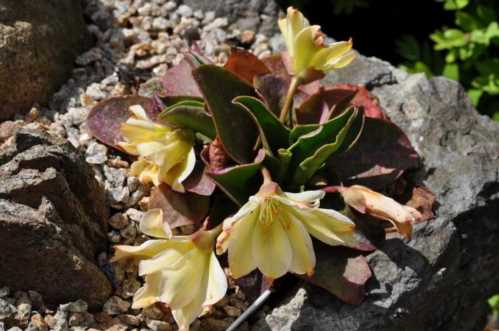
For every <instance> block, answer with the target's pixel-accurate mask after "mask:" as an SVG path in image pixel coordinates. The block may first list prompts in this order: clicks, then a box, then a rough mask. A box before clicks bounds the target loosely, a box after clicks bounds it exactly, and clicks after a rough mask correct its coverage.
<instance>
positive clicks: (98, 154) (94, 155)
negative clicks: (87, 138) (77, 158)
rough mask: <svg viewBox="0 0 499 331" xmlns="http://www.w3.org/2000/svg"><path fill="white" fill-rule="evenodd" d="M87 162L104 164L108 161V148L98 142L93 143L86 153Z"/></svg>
mask: <svg viewBox="0 0 499 331" xmlns="http://www.w3.org/2000/svg"><path fill="white" fill-rule="evenodd" d="M85 154H86V158H85V160H86V161H87V162H88V163H90V164H103V163H104V162H106V160H107V147H106V146H104V145H102V144H99V143H97V142H91V143H90V144H89V145H88V147H87V150H86V152H85Z"/></svg>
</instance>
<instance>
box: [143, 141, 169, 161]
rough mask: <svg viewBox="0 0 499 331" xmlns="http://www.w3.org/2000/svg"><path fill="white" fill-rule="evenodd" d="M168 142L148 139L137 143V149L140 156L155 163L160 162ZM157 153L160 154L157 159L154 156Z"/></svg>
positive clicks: (166, 149)
mask: <svg viewBox="0 0 499 331" xmlns="http://www.w3.org/2000/svg"><path fill="white" fill-rule="evenodd" d="M170 144H173V143H170ZM170 144H165V143H164V142H159V141H148V142H144V143H140V144H137V151H138V152H139V155H140V156H143V157H146V158H148V159H149V160H151V161H154V162H156V163H161V162H163V158H164V155H165V154H166V151H168V148H169V145H170ZM158 154H160V156H159V159H155V158H154V157H155V156H156V155H158Z"/></svg>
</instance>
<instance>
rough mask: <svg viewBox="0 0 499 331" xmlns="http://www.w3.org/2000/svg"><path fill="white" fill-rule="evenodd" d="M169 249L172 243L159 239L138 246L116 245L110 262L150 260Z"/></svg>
mask: <svg viewBox="0 0 499 331" xmlns="http://www.w3.org/2000/svg"><path fill="white" fill-rule="evenodd" d="M169 247H172V241H171V240H161V239H158V240H148V241H146V242H144V243H143V244H142V245H140V246H128V245H116V246H114V250H115V254H114V257H113V258H112V259H111V262H115V261H118V260H121V259H125V258H130V257H136V258H151V257H153V256H155V255H156V254H158V253H159V252H161V251H163V250H165V249H167V248H169Z"/></svg>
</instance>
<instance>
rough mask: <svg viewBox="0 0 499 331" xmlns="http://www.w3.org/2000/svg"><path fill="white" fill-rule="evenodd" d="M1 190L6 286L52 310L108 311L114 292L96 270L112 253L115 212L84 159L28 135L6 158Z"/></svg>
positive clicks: (2, 154) (2, 153)
mask: <svg viewBox="0 0 499 331" xmlns="http://www.w3.org/2000/svg"><path fill="white" fill-rule="evenodd" d="M0 182H1V183H2V185H1V186H0V251H1V252H2V254H0V265H1V266H2V267H1V270H2V272H0V284H3V285H6V286H9V287H10V288H11V289H12V290H13V291H15V290H35V291H37V292H39V293H40V294H42V295H43V298H44V299H45V300H46V302H47V303H55V304H57V303H63V302H68V301H72V300H77V299H80V298H81V299H83V300H85V301H87V302H88V303H89V305H90V306H92V307H95V306H98V305H100V304H102V303H103V302H104V301H105V300H106V299H107V297H108V295H109V293H110V291H111V286H110V283H109V281H108V280H107V278H106V277H105V276H104V274H103V273H102V272H101V271H100V270H99V269H98V267H97V266H96V264H95V263H96V256H97V254H98V253H99V252H101V251H105V250H106V249H107V244H106V241H107V240H106V223H105V220H106V219H107V218H108V207H107V206H106V204H105V194H104V191H103V189H102V188H101V187H100V186H99V184H98V183H97V181H96V180H95V178H94V173H93V171H92V169H91V168H90V166H89V165H88V164H86V163H85V161H84V159H83V156H82V155H81V154H80V153H78V152H77V151H76V150H75V149H74V148H72V147H71V146H70V145H69V144H68V143H63V142H61V141H59V140H58V139H56V138H53V137H51V136H49V135H47V134H45V133H43V132H40V131H29V130H26V129H20V130H19V131H18V132H17V134H16V135H15V137H14V140H13V142H12V143H11V144H10V145H4V148H3V149H2V150H0ZM28 266H29V272H27V267H28Z"/></svg>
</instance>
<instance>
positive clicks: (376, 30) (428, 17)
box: [277, 0, 499, 121]
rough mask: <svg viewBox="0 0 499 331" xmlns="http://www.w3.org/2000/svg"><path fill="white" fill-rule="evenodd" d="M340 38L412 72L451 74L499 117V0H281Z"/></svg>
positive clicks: (480, 105) (488, 111)
mask: <svg viewBox="0 0 499 331" xmlns="http://www.w3.org/2000/svg"><path fill="white" fill-rule="evenodd" d="M277 2H278V3H279V4H280V5H281V7H283V8H285V7H287V6H289V5H293V6H295V7H298V8H300V9H301V10H302V11H303V12H304V13H305V15H306V16H307V17H308V18H310V20H311V22H312V23H313V24H320V25H321V26H322V28H323V30H324V32H326V33H327V34H328V35H330V36H331V37H333V38H335V39H348V38H349V37H353V39H354V45H355V48H356V49H357V50H359V51H360V52H361V53H362V54H364V55H371V56H376V57H379V58H381V59H384V60H387V61H390V62H391V63H393V64H394V65H398V66H400V67H401V68H402V69H404V70H406V71H408V72H411V73H416V72H422V73H425V74H426V75H428V76H430V77H432V76H446V77H448V78H450V79H454V80H457V81H459V82H461V84H462V85H463V86H464V87H465V88H466V90H467V92H468V95H469V97H470V99H471V101H472V103H473V105H474V106H475V107H476V108H477V109H478V111H480V112H481V113H482V114H486V115H488V116H490V117H492V118H494V119H495V120H497V121H499V0H441V1H437V0H421V1H417V2H411V3H408V2H406V1H392V0H382V1H380V0H320V1H317V0H277Z"/></svg>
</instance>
